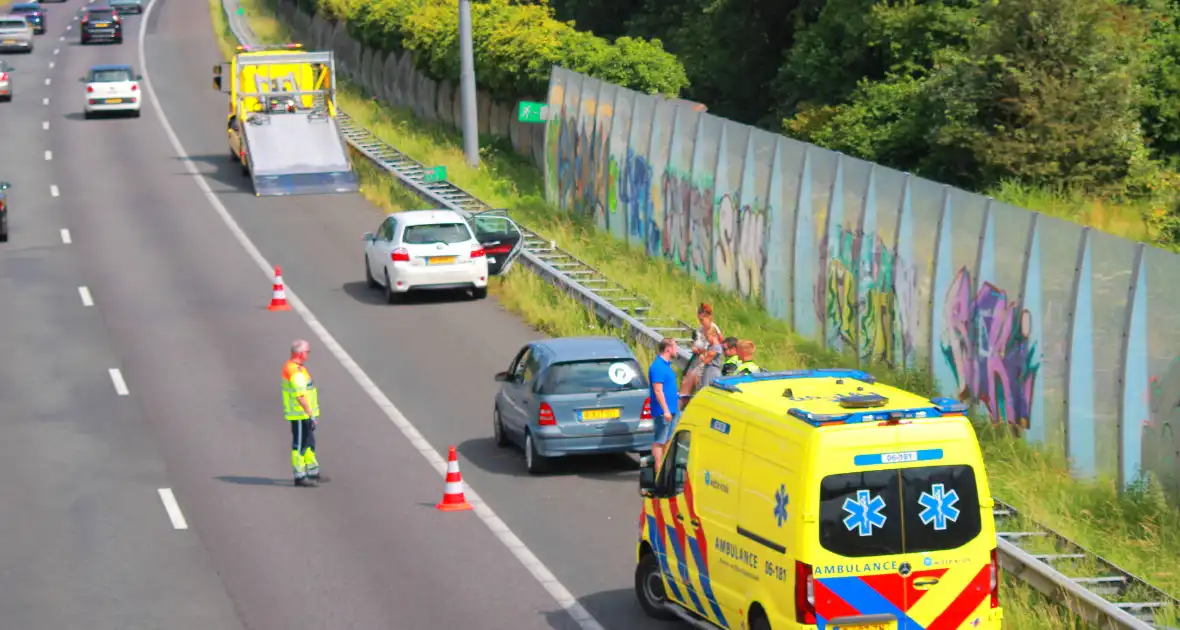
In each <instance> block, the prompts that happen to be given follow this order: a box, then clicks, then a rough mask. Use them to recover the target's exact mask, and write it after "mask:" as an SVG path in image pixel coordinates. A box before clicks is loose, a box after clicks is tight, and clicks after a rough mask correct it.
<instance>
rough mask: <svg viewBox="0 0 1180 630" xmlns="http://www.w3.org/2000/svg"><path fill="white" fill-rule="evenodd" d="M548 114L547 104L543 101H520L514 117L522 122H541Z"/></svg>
mask: <svg viewBox="0 0 1180 630" xmlns="http://www.w3.org/2000/svg"><path fill="white" fill-rule="evenodd" d="M548 114H549V106H548V105H546V104H545V103H533V102H531V101H521V102H520V110H519V111H518V112H517V114H516V119H517V120H518V121H520V122H522V123H543V122H545V119H546V118H547V117H548Z"/></svg>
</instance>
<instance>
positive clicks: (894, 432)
mask: <svg viewBox="0 0 1180 630" xmlns="http://www.w3.org/2000/svg"><path fill="white" fill-rule="evenodd" d="M965 412H966V407H965V406H964V405H963V404H961V403H959V402H958V401H956V400H952V399H948V398H935V399H928V398H924V397H922V396H918V395H916V394H912V393H909V392H906V391H904V390H901V389H897V388H895V387H890V386H888V385H884V384H881V383H878V382H876V381H875V379H874V378H873V377H872V376H871V375H869V374H867V373H864V372H860V371H855V370H801V371H793V372H765V373H761V374H752V375H748V376H734V377H728V378H722V379H718V380H716V381H714V382H713V384H712V385H710V386H709V387H706V388H704V389H703V390H701V392H700V393H698V394H697V395H696V396H695V397H694V398H693V400H692V401H691V402H690V403H689V404H688V406H687V407H686V408H685V410H684V413H683V416H682V417H681V419H680V421H679V423H678V424H677V426H676V428H675V431H674V433H673V435H672V438H671V439H670V440H669V442H668V445H667V448H666V455H665V459H664V463H663V464H662V465H661V466H660V469H659V472H658V474H657V473H656V472H655V471H653V469H652V466H651V462H650V458H646V459H645V461H644V464H643V467H642V468H641V470H640V494H641V495H642V496H643V511H642V513H641V514H640V535H639V544H638V550H637V557H636V559H637V567H636V571H635V592H636V595H637V596H638V598H639V602H640V604H641V605H642V606H643V608H644V610H645V611H646V612H647V613H648V614H649V615H651V616H653V617H656V618H662V619H671V618H676V617H680V618H682V619H684V620H687V621H690V622H692V623H693V624H694V625H696V626H698V627H719V628H750V629H751V630H771V629H773V630H786V629H788V628H791V629H797V628H820V629H829V630H830V629H840V630H853V629H856V630H957V629H963V630H974V629H999V628H1000V623H1001V619H1002V617H1003V609H1002V608H1000V605H999V578H1000V575H999V564H998V559H997V557H996V533H995V521H994V517H993V515H992V506H993V501H992V499H991V492H990V491H989V489H988V483H987V474H986V472H985V471H984V467H983V458H982V455H981V453H980V450H979V442H978V440H977V438H976V435H975V430H974V428H973V427H972V426H971V424H970V422H969V420H968V419H967V418H966V417H965Z"/></svg>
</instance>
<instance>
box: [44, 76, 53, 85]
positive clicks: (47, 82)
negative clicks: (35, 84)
mask: <svg viewBox="0 0 1180 630" xmlns="http://www.w3.org/2000/svg"><path fill="white" fill-rule="evenodd" d="M52 80H53V79H50V78H49V77H45V85H49V82H50V81H52Z"/></svg>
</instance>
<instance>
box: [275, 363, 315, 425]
mask: <svg viewBox="0 0 1180 630" xmlns="http://www.w3.org/2000/svg"><path fill="white" fill-rule="evenodd" d="M300 381H302V383H301V382H300ZM300 385H303V387H302V388H300ZM300 395H303V396H306V397H307V406H308V407H310V408H311V416H308V415H307V412H306V411H304V410H303V405H300V404H299V396H300ZM319 415H320V398H319V395H318V394H317V393H316V390H315V383H314V382H312V380H311V373H310V372H308V371H307V368H305V367H303V366H302V365H299V364H298V363H296V362H294V361H287V363H286V364H285V365H283V416H284V417H285V418H286V419H288V420H307V419H308V418H309V417H312V416H314V417H317V418H318V417H319Z"/></svg>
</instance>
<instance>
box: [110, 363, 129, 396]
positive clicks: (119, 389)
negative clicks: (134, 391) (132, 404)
mask: <svg viewBox="0 0 1180 630" xmlns="http://www.w3.org/2000/svg"><path fill="white" fill-rule="evenodd" d="M107 371H108V372H110V373H111V383H112V384H113V385H114V386H115V393H116V394H118V395H120V396H126V395H127V394H130V393H131V390H129V389H127V381H125V380H123V373H122V372H120V371H119V368H111V369H109V370H107Z"/></svg>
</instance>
